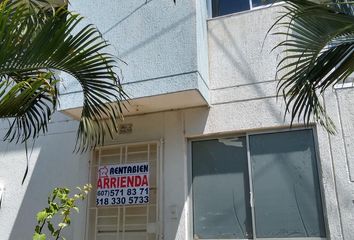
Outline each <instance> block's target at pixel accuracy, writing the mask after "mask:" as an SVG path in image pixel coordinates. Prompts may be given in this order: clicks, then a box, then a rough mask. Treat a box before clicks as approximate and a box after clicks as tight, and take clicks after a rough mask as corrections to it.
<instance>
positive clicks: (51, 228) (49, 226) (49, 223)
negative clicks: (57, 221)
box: [47, 222, 55, 234]
mask: <svg viewBox="0 0 354 240" xmlns="http://www.w3.org/2000/svg"><path fill="white" fill-rule="evenodd" d="M47 225H48V229H49V231H50V232H51V233H52V234H53V233H54V231H55V229H54V226H53V224H52V223H51V222H48V223H47Z"/></svg>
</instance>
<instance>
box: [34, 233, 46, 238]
mask: <svg viewBox="0 0 354 240" xmlns="http://www.w3.org/2000/svg"><path fill="white" fill-rule="evenodd" d="M32 239H33V240H46V239H47V236H46V235H45V234H44V233H42V234H39V233H34V234H33V238H32Z"/></svg>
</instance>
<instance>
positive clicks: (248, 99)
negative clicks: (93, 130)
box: [0, 0, 354, 240]
mask: <svg viewBox="0 0 354 240" xmlns="http://www.w3.org/2000/svg"><path fill="white" fill-rule="evenodd" d="M121 2H123V1H114V4H113V1H112V3H111V1H104V2H103V1H101V0H100V1H98V2H97V1H95V2H93V1H85V4H83V1H81V0H80V1H74V2H72V4H73V8H74V9H75V8H79V7H80V12H81V13H83V14H84V15H86V16H88V20H87V21H93V22H96V24H97V25H98V27H99V28H100V29H101V31H102V33H103V34H104V35H105V36H107V37H109V38H111V39H112V40H114V41H116V42H119V41H123V40H124V39H130V40H129V41H126V42H124V41H123V43H122V44H121V45H117V46H114V47H112V52H114V53H119V54H121V56H123V57H124V58H125V59H124V60H126V61H127V62H128V65H127V66H122V69H123V72H125V77H126V79H125V82H126V83H127V86H128V85H129V84H130V83H131V84H132V85H131V86H136V88H134V89H135V90H134V91H137V93H139V91H140V92H143V91H151V92H153V91H160V89H158V87H153V86H154V85H153V84H152V83H153V82H150V83H149V84H150V85H149V86H150V87H151V88H150V89H146V88H145V87H146V86H147V85H144V84H143V81H141V82H139V81H140V80H144V79H149V78H154V76H162V77H163V78H161V79H160V78H159V79H156V80H154V81H160V80H161V81H162V80H164V76H167V75H169V74H175V73H180V72H188V71H194V70H197V69H198V71H199V69H200V72H198V75H200V78H201V79H204V78H205V75H207V74H209V81H210V83H209V86H210V101H211V105H210V107H200V108H192V109H184V110H179V111H166V112H160V113H151V114H145V115H138V116H132V117H127V118H126V119H125V122H126V123H131V124H133V131H132V133H131V134H127V135H121V136H117V137H116V138H115V139H114V140H109V141H108V142H106V144H120V143H132V142H143V141H151V140H157V141H161V142H162V156H161V159H162V162H161V167H162V170H163V171H162V176H161V178H162V180H163V185H164V188H163V189H161V190H162V199H163V202H162V203H161V206H160V209H161V211H162V219H161V225H160V226H161V229H162V230H161V232H162V233H163V237H164V238H163V239H166V240H170V239H192V230H191V229H192V228H191V226H192V213H193V212H192V209H191V202H190V197H191V183H190V182H191V181H190V179H189V178H190V156H189V154H190V152H189V149H188V142H189V140H190V139H194V138H198V137H201V136H206V135H213V136H224V135H225V134H233V133H242V134H245V133H248V132H257V131H265V130H274V131H276V129H284V128H287V127H288V125H289V119H288V118H287V117H285V119H284V104H283V102H282V100H281V99H278V100H277V99H276V98H275V94H276V81H275V69H276V56H277V52H272V53H270V49H271V48H272V47H273V46H274V41H279V39H277V38H274V37H270V38H267V39H266V40H265V42H264V37H265V33H266V31H267V30H268V28H269V27H270V26H271V24H272V23H273V21H274V18H275V17H276V12H277V11H278V9H279V8H278V7H273V8H270V9H262V10H256V11H252V12H247V13H240V14H234V15H232V16H225V17H219V18H216V19H212V20H209V21H208V22H207V24H208V32H207V36H205V34H206V32H203V30H201V29H199V28H200V27H201V26H202V25H203V24H205V22H203V21H202V17H201V16H203V15H204V13H195V12H194V10H193V9H194V8H195V6H194V4H193V2H192V1H187V0H186V1H183V0H182V3H183V4H182V3H181V4H178V5H177V6H176V7H175V8H173V5H172V9H174V10H166V9H167V8H170V7H171V6H170V5H171V3H170V2H169V1H162V0H161V1H158V0H156V1H147V2H146V1H145V0H144V1H137V0H134V1H124V3H125V6H127V8H124V9H122V8H119V6H120V4H119V3H121ZM145 2H146V3H145ZM198 4H200V3H198ZM198 4H197V5H198ZM83 5H84V8H81V6H83ZM201 5H203V4H201ZM97 6H99V8H98V7H97ZM112 6H115V7H112ZM180 8H183V10H180ZM198 8H199V7H197V9H198ZM157 11H160V14H159V15H157V14H156V12H157ZM103 13H104V19H103V17H102V16H103V15H102V14H103ZM195 14H196V16H195ZM131 18H132V19H131ZM156 22H158V23H159V24H156ZM195 31H197V32H198V34H197V35H195ZM121 34H123V35H121ZM124 35H125V36H124ZM205 37H207V38H208V51H205V48H206V46H204V50H203V51H199V50H197V47H196V45H198V47H201V48H203V46H202V44H199V43H203V42H204V43H205V41H204V40H203V39H205ZM112 40H111V41H112ZM197 43H198V44H197ZM263 43H264V47H263V48H262V44H263ZM157 49H158V50H157ZM197 52H198V53H197ZM206 52H208V60H209V69H208V68H207V69H205V68H203V67H200V66H199V64H201V65H202V66H204V67H205V62H204V61H205V57H206ZM144 53H145V55H144ZM167 56H169V57H167ZM151 59H154V61H156V62H159V64H161V65H156V64H153V63H152V62H153V61H151ZM203 62H204V63H203ZM188 74H189V73H187V74H186V76H184V75H183V76H184V77H183V76H182V75H181V76H180V77H178V76H174V80H175V81H173V84H171V86H170V84H166V88H169V89H171V87H173V86H179V85H178V84H179V81H181V82H183V81H186V82H188V81H189V80H188ZM149 81H150V80H149ZM149 81H147V82H149ZM201 81H202V80H201ZM186 82H184V84H186ZM135 83H136V84H139V85H134V84H135ZM165 83H166V82H165ZM140 84H142V85H140ZM137 86H139V87H137ZM144 86H145V87H144ZM181 87H182V89H183V86H181ZM73 89H75V86H73V88H70V89H69V90H70V91H71V90H73ZM132 89H133V88H132ZM205 89H206V90H207V88H205ZM161 91H167V90H166V89H164V90H161ZM144 94H149V93H144ZM353 95H354V88H347V89H337V90H336V91H329V92H327V93H326V95H325V104H326V109H327V112H328V113H329V114H330V115H331V116H332V119H333V120H334V122H335V124H336V126H337V129H338V133H337V134H336V135H333V136H330V135H328V134H327V132H325V131H324V130H323V128H321V127H320V126H316V127H315V133H316V136H315V138H316V141H317V145H318V150H319V172H320V176H321V179H320V182H321V186H322V189H321V190H322V196H323V202H324V211H325V218H326V227H327V231H328V239H332V240H337V239H338V240H352V239H354V230H353V227H352V226H353V222H354V211H353V206H354V205H353V199H354V191H353V189H354V162H353V161H354V155H353V150H352V149H353V147H354V137H353V131H354V124H353V123H354V110H353V105H354V96H353ZM1 126H2V128H1V132H4V131H5V129H4V128H5V125H1ZM300 126H301V125H300ZM76 127H77V122H75V121H72V120H70V119H69V118H68V117H65V116H63V115H62V114H57V115H56V116H55V118H54V119H53V122H52V123H51V124H50V134H48V135H47V136H45V137H42V138H40V139H39V140H38V141H37V142H36V144H35V147H34V149H33V153H32V155H31V158H30V162H29V164H30V166H29V169H30V171H29V175H28V177H27V179H26V181H25V184H24V185H23V186H21V179H22V176H23V173H24V170H25V164H26V161H25V152H24V149H23V146H21V145H17V146H15V145H13V144H7V143H1V144H0V164H1V168H0V182H2V183H5V187H6V192H5V197H4V201H3V205H2V207H1V209H0V240H6V239H13V240H18V239H26V238H28V237H30V236H29V235H28V234H31V233H32V228H33V226H34V225H35V220H34V214H35V212H37V211H38V210H39V209H40V208H42V207H43V206H44V204H45V201H46V196H47V194H48V192H49V191H50V189H51V188H53V187H54V186H57V185H67V186H76V185H82V184H84V183H86V182H87V181H88V179H87V175H88V160H89V158H90V157H89V154H84V155H76V154H72V149H73V144H74V142H75V131H76ZM82 209H84V206H83V207H82ZM174 210H176V211H177V214H176V215H175V214H173V213H172V211H174ZM85 219H86V216H85V211H81V213H80V215H78V217H77V221H75V223H74V225H73V228H72V231H70V232H69V233H68V239H75V240H80V239H84V235H85Z"/></svg>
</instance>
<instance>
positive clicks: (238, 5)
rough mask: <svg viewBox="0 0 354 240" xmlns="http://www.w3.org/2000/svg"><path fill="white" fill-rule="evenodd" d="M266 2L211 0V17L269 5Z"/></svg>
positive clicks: (254, 0)
mask: <svg viewBox="0 0 354 240" xmlns="http://www.w3.org/2000/svg"><path fill="white" fill-rule="evenodd" d="M269 3H270V2H269V1H266V0H212V9H213V10H212V15H213V17H218V16H223V15H227V14H231V13H236V12H242V11H247V10H251V9H253V8H256V7H259V6H261V5H265V4H269Z"/></svg>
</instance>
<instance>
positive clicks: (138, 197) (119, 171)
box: [96, 163, 149, 206]
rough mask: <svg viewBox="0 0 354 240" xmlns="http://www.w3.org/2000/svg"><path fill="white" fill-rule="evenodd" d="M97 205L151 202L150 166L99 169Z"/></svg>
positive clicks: (106, 166)
mask: <svg viewBox="0 0 354 240" xmlns="http://www.w3.org/2000/svg"><path fill="white" fill-rule="evenodd" d="M97 177H98V180H97V193H96V205H97V206H112V205H133V204H147V203H148V202H149V164H148V163H129V164H121V165H104V166H100V167H99V169H98V176H97Z"/></svg>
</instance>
